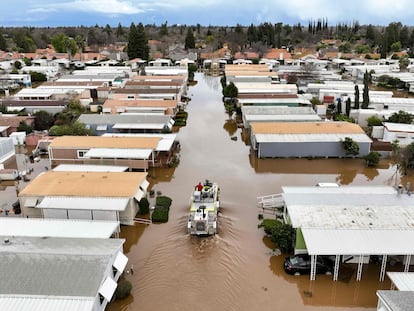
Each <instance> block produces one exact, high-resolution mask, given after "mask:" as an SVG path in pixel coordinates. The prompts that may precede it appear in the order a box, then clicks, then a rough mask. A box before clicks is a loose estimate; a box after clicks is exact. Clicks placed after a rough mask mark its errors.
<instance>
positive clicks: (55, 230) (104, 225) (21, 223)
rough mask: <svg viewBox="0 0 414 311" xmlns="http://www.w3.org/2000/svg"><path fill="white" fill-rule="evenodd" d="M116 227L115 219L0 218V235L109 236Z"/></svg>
mask: <svg viewBox="0 0 414 311" xmlns="http://www.w3.org/2000/svg"><path fill="white" fill-rule="evenodd" d="M118 228H119V222H117V221H97V220H95V221H92V220H66V219H43V218H22V217H1V218H0V236H30V237H56V238H110V237H111V236H112V234H113V233H114V232H116V231H117V230H118ZM0 310H1V308H0Z"/></svg>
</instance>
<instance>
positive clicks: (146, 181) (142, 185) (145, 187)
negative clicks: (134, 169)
mask: <svg viewBox="0 0 414 311" xmlns="http://www.w3.org/2000/svg"><path fill="white" fill-rule="evenodd" d="M148 185H149V182H148V180H146V179H144V181H143V182H142V184H141V186H139V187H140V188H141V189H142V190H143V191H147V189H148Z"/></svg>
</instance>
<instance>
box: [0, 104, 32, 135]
mask: <svg viewBox="0 0 414 311" xmlns="http://www.w3.org/2000/svg"><path fill="white" fill-rule="evenodd" d="M13 107H15V108H17V106H13ZM34 120H35V117H34V116H18V115H16V114H2V115H0V127H3V128H2V136H10V134H11V133H14V132H16V131H17V129H18V128H19V125H20V122H25V123H26V124H27V125H29V126H33V125H34ZM4 133H5V134H6V135H4Z"/></svg>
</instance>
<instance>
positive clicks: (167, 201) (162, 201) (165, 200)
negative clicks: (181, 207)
mask: <svg viewBox="0 0 414 311" xmlns="http://www.w3.org/2000/svg"><path fill="white" fill-rule="evenodd" d="M171 202H172V199H171V198H169V197H167V196H165V195H160V196H158V197H157V198H156V200H155V206H156V207H165V208H167V209H169V208H170V206H171Z"/></svg>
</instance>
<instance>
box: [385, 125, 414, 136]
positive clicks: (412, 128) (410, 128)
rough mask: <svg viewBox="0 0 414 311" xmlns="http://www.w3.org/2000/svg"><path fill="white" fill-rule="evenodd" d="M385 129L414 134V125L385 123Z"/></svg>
mask: <svg viewBox="0 0 414 311" xmlns="http://www.w3.org/2000/svg"><path fill="white" fill-rule="evenodd" d="M384 127H385V128H386V129H387V130H388V131H390V132H405V133H414V124H404V123H390V122H384Z"/></svg>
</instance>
